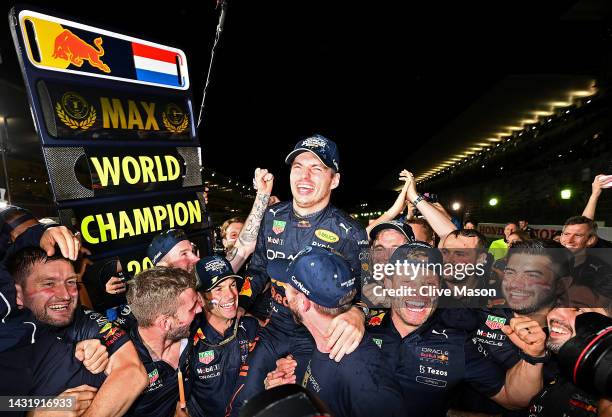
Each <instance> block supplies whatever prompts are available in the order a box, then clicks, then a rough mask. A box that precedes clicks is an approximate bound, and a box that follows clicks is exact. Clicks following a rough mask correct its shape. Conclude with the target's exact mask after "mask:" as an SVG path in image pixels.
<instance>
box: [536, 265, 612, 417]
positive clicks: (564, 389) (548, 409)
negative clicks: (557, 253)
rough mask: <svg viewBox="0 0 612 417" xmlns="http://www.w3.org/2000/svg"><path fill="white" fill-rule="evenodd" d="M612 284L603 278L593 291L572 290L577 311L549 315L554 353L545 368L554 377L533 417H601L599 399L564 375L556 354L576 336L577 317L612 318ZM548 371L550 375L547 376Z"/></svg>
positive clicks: (538, 399) (559, 310)
mask: <svg viewBox="0 0 612 417" xmlns="http://www.w3.org/2000/svg"><path fill="white" fill-rule="evenodd" d="M610 289H611V287H610V283H609V281H608V280H607V279H606V278H604V277H602V279H600V280H598V281H597V282H593V283H592V285H590V286H589V287H582V286H580V287H572V288H570V290H569V291H568V293H569V298H570V304H571V305H573V306H574V307H560V308H554V309H553V310H551V311H550V312H549V313H548V316H547V318H546V319H547V322H548V329H549V338H548V340H547V341H546V346H547V347H548V349H549V350H550V351H551V352H552V353H553V355H552V357H551V361H550V362H548V363H546V364H545V365H544V367H545V374H547V375H548V376H550V379H549V380H547V381H546V382H547V383H546V385H545V387H544V389H543V390H542V392H540V393H539V394H538V395H536V396H535V397H534V398H533V400H532V402H531V406H530V407H529V409H530V411H531V415H532V416H533V417H557V416H558V417H562V416H573V417H583V416H584V417H595V416H598V415H601V411H600V413H599V414H598V408H599V405H598V402H599V400H600V398H598V396H596V395H593V394H590V393H587V392H585V391H583V390H582V389H580V388H578V387H577V386H576V385H574V384H572V383H571V382H570V381H568V380H567V379H566V378H565V377H563V376H562V375H560V373H559V368H558V366H557V362H556V354H557V353H558V352H559V349H561V347H562V346H563V345H564V344H565V342H567V341H568V340H569V339H570V338H572V337H574V336H576V317H578V316H580V315H582V314H584V313H591V314H593V313H597V314H602V315H604V316H607V317H610V313H611V312H612V299H611V298H610V297H612V292H611V291H610ZM546 371H548V372H546Z"/></svg>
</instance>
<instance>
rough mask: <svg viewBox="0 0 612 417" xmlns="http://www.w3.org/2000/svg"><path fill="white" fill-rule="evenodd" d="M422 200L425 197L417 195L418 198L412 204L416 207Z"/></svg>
mask: <svg viewBox="0 0 612 417" xmlns="http://www.w3.org/2000/svg"><path fill="white" fill-rule="evenodd" d="M423 200H425V196H424V195H423V194H419V196H418V197H417V198H415V199H414V201H413V202H412V204H414V206H415V207H416V205H417V204H419V203H420V202H421V201H423Z"/></svg>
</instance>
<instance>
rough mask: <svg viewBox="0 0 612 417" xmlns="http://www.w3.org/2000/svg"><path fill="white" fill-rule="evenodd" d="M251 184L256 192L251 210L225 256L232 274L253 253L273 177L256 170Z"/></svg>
mask: <svg viewBox="0 0 612 417" xmlns="http://www.w3.org/2000/svg"><path fill="white" fill-rule="evenodd" d="M253 184H254V185H255V188H256V190H257V195H256V196H255V202H254V203H253V208H252V209H251V212H250V213H249V217H247V219H246V221H245V223H244V226H243V227H242V230H241V231H240V234H239V235H238V239H237V240H236V243H235V244H234V247H233V248H232V249H231V250H230V251H229V252H228V253H227V255H226V258H227V260H228V261H229V262H230V264H232V268H233V269H234V272H238V270H239V269H240V268H242V265H244V263H245V262H246V260H247V259H248V257H249V256H251V254H252V253H253V252H254V251H255V244H256V243H257V233H258V232H259V226H260V225H261V220H262V219H263V216H264V213H265V212H266V208H267V207H268V202H269V200H270V194H271V193H272V186H273V184H274V176H273V175H272V174H271V173H269V172H268V170H267V169H260V168H257V169H256V170H255V177H254V179H253Z"/></svg>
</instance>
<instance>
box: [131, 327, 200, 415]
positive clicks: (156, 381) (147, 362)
mask: <svg viewBox="0 0 612 417" xmlns="http://www.w3.org/2000/svg"><path fill="white" fill-rule="evenodd" d="M129 336H130V338H131V340H132V342H133V343H134V347H135V348H136V351H137V352H138V356H139V357H140V360H141V361H142V364H143V365H144V367H145V369H146V372H147V375H148V376H149V384H148V385H147V387H146V388H145V390H144V391H143V393H142V394H141V395H140V396H139V397H138V398H137V399H136V401H135V402H134V404H133V405H132V407H131V408H130V409H129V411H128V412H127V413H126V416H134V417H136V416H156V417H172V416H174V411H175V409H176V403H177V402H178V401H179V385H178V377H177V375H178V369H174V368H173V367H172V366H170V364H168V363H167V362H165V361H163V360H160V361H154V360H153V359H152V358H151V355H150V354H149V351H148V350H147V348H146V346H145V344H144V342H143V341H142V339H141V338H140V334H139V333H138V328H137V327H134V328H132V329H130V331H129ZM188 344H189V340H188V339H183V340H182V341H181V349H180V356H179V368H180V369H181V372H182V373H183V380H184V388H185V398H188V396H189V384H190V379H191V375H190V369H189V349H188Z"/></svg>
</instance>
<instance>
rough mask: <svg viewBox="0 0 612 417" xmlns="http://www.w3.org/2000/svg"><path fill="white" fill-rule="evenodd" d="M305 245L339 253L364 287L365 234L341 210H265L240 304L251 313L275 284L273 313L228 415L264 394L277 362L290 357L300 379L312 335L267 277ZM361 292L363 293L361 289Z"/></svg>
mask: <svg viewBox="0 0 612 417" xmlns="http://www.w3.org/2000/svg"><path fill="white" fill-rule="evenodd" d="M306 246H320V247H327V248H331V249H333V250H335V251H336V252H339V253H340V254H341V255H342V256H344V258H345V259H346V260H347V261H348V262H349V264H350V266H351V269H352V271H353V275H354V276H355V277H356V278H357V279H358V281H357V282H358V283H360V282H361V268H362V262H361V260H360V258H361V259H365V258H364V257H363V256H362V255H363V254H367V250H368V237H367V234H366V232H365V229H364V228H363V227H362V226H361V225H360V224H359V223H357V222H356V221H355V220H354V219H352V218H351V217H350V216H349V215H348V214H346V213H344V212H343V211H342V210H340V209H338V208H336V207H334V206H332V205H331V204H329V205H328V206H327V207H325V208H324V209H323V210H321V211H319V212H317V213H313V214H311V215H308V216H305V217H301V216H298V215H297V214H296V213H295V212H294V210H293V203H292V202H282V203H278V204H275V205H274V206H271V207H269V208H268V209H267V211H266V213H265V215H264V218H263V220H262V225H261V227H260V230H259V235H258V236H257V246H256V248H255V253H254V254H253V257H252V259H251V263H250V265H249V268H248V269H247V273H246V279H245V282H244V284H243V286H242V289H241V291H240V301H239V305H240V306H241V307H243V308H245V310H246V311H247V312H248V311H249V308H250V307H251V304H252V302H253V300H254V299H255V297H257V295H258V294H259V293H260V292H261V291H262V290H263V289H264V287H265V285H266V283H267V281H268V279H270V281H271V293H272V309H271V313H270V321H269V323H268V324H267V325H266V327H264V328H263V329H262V330H261V331H260V333H259V335H258V339H257V341H256V345H255V348H254V350H253V351H252V352H251V353H250V354H249V357H248V359H247V364H248V368H247V369H248V372H247V375H246V376H240V377H239V378H238V381H237V384H236V389H237V391H236V394H235V395H234V398H233V401H232V403H231V404H230V406H229V407H228V415H229V414H230V413H231V414H232V415H237V413H238V411H239V409H240V407H241V406H242V405H243V404H244V402H245V401H247V400H248V399H249V398H251V397H252V396H253V395H255V394H257V393H259V392H261V391H263V389H264V384H263V381H264V379H265V377H266V375H267V373H268V372H270V371H272V370H273V369H274V368H275V367H276V360H277V359H279V358H280V357H284V356H286V355H287V354H289V353H290V354H292V355H293V357H294V358H295V359H296V361H297V363H298V366H297V369H296V376H297V378H298V380H300V379H301V378H302V376H303V375H304V372H305V370H306V366H307V364H308V360H309V358H310V356H311V354H312V351H313V348H314V342H313V340H312V337H311V336H310V333H309V332H308V330H307V329H306V328H305V327H304V326H303V325H301V324H297V323H296V322H295V320H294V319H293V315H292V313H291V311H290V310H289V308H288V303H287V298H286V297H285V289H284V287H283V286H282V284H281V283H279V282H277V281H276V280H275V279H274V277H268V274H267V272H266V268H267V265H268V261H269V260H273V259H276V258H282V259H292V258H293V257H294V256H295V255H296V254H297V253H298V252H299V251H300V250H302V249H303V248H305V247H306ZM357 287H358V288H359V290H360V289H361V285H360V284H358V285H357Z"/></svg>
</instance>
